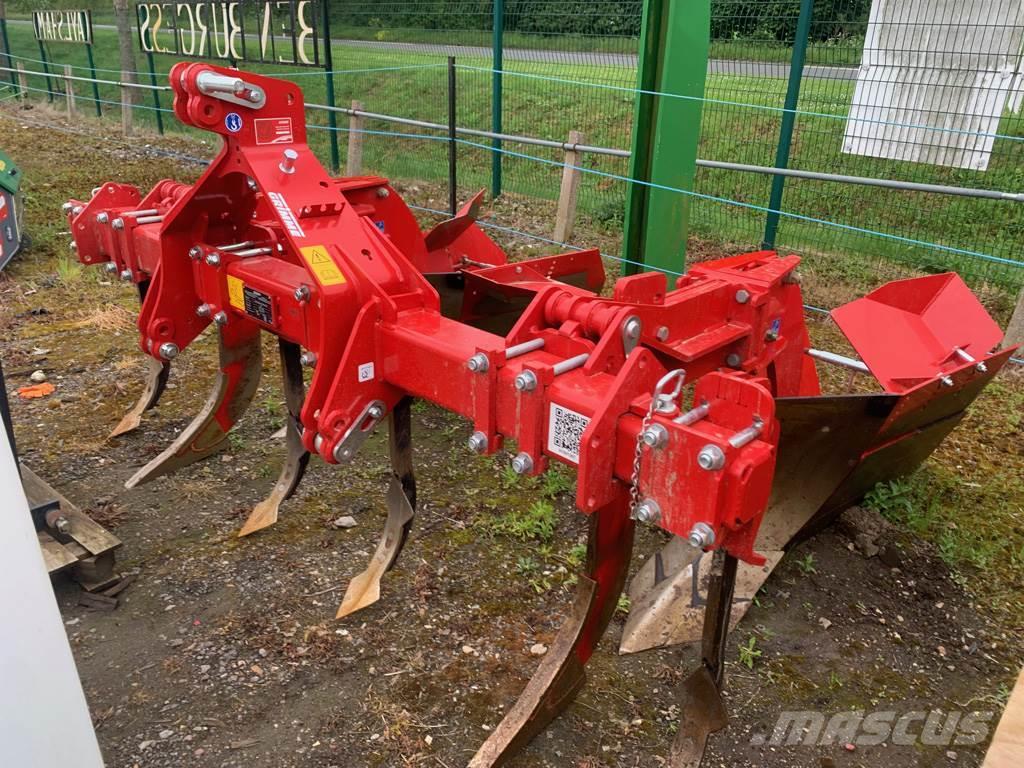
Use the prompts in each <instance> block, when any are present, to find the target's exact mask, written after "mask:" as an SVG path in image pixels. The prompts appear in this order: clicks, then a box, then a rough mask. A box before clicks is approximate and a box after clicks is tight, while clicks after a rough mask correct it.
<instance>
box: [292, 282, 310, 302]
mask: <svg viewBox="0 0 1024 768" xmlns="http://www.w3.org/2000/svg"><path fill="white" fill-rule="evenodd" d="M295 300H296V301H309V286H308V285H300V286H299V287H298V288H296V289H295Z"/></svg>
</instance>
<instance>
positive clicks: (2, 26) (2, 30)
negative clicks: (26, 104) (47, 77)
mask: <svg viewBox="0 0 1024 768" xmlns="http://www.w3.org/2000/svg"><path fill="white" fill-rule="evenodd" d="M0 39H3V42H4V58H5V60H6V61H7V69H8V72H7V74H8V75H9V76H10V79H11V85H13V86H14V89H15V90H16V91H17V90H18V78H17V76H16V75H15V74H14V60H13V59H12V58H11V41H10V39H9V38H8V37H7V18H6V17H4V16H0Z"/></svg>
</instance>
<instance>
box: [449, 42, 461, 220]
mask: <svg viewBox="0 0 1024 768" xmlns="http://www.w3.org/2000/svg"><path fill="white" fill-rule="evenodd" d="M455 107H456V93H455V57H454V56H449V57H448V209H449V210H450V211H451V214H452V216H453V217H454V216H455V214H456V213H457V212H458V207H459V192H458V182H459V169H458V158H459V153H458V147H457V145H456V131H455V128H456V126H455V121H456V119H457V110H456V108H455Z"/></svg>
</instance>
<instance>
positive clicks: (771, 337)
mask: <svg viewBox="0 0 1024 768" xmlns="http://www.w3.org/2000/svg"><path fill="white" fill-rule="evenodd" d="M764 340H765V341H778V340H779V332H778V331H776V330H773V329H771V328H769V329H768V332H767V333H766V334H765V335H764Z"/></svg>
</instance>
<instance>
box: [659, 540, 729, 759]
mask: <svg viewBox="0 0 1024 768" xmlns="http://www.w3.org/2000/svg"><path fill="white" fill-rule="evenodd" d="M737 565H738V562H737V560H736V558H735V557H733V556H732V555H730V554H728V553H727V552H725V550H721V549H719V550H715V553H714V555H713V556H712V561H711V582H710V584H709V585H708V604H707V609H706V610H705V611H704V632H703V637H702V640H701V665H700V667H699V668H698V669H697V670H696V671H695V672H693V673H692V674H691V675H690V676H689V677H688V678H686V680H684V681H683V690H682V695H681V697H680V714H679V730H678V731H677V732H676V738H675V741H674V742H673V743H672V749H671V751H670V753H669V766H670V768H698V766H699V765H700V764H701V761H702V760H703V758H704V750H705V748H706V747H707V741H708V737H709V736H710V735H711V734H712V733H715V732H716V731H720V730H721V729H722V728H724V727H725V726H726V725H727V724H728V722H729V718H728V714H727V713H726V710H725V702H723V701H722V685H723V684H724V682H725V640H726V638H727V637H728V635H729V615H730V612H731V607H732V598H733V591H734V589H735V586H736V571H737Z"/></svg>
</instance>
